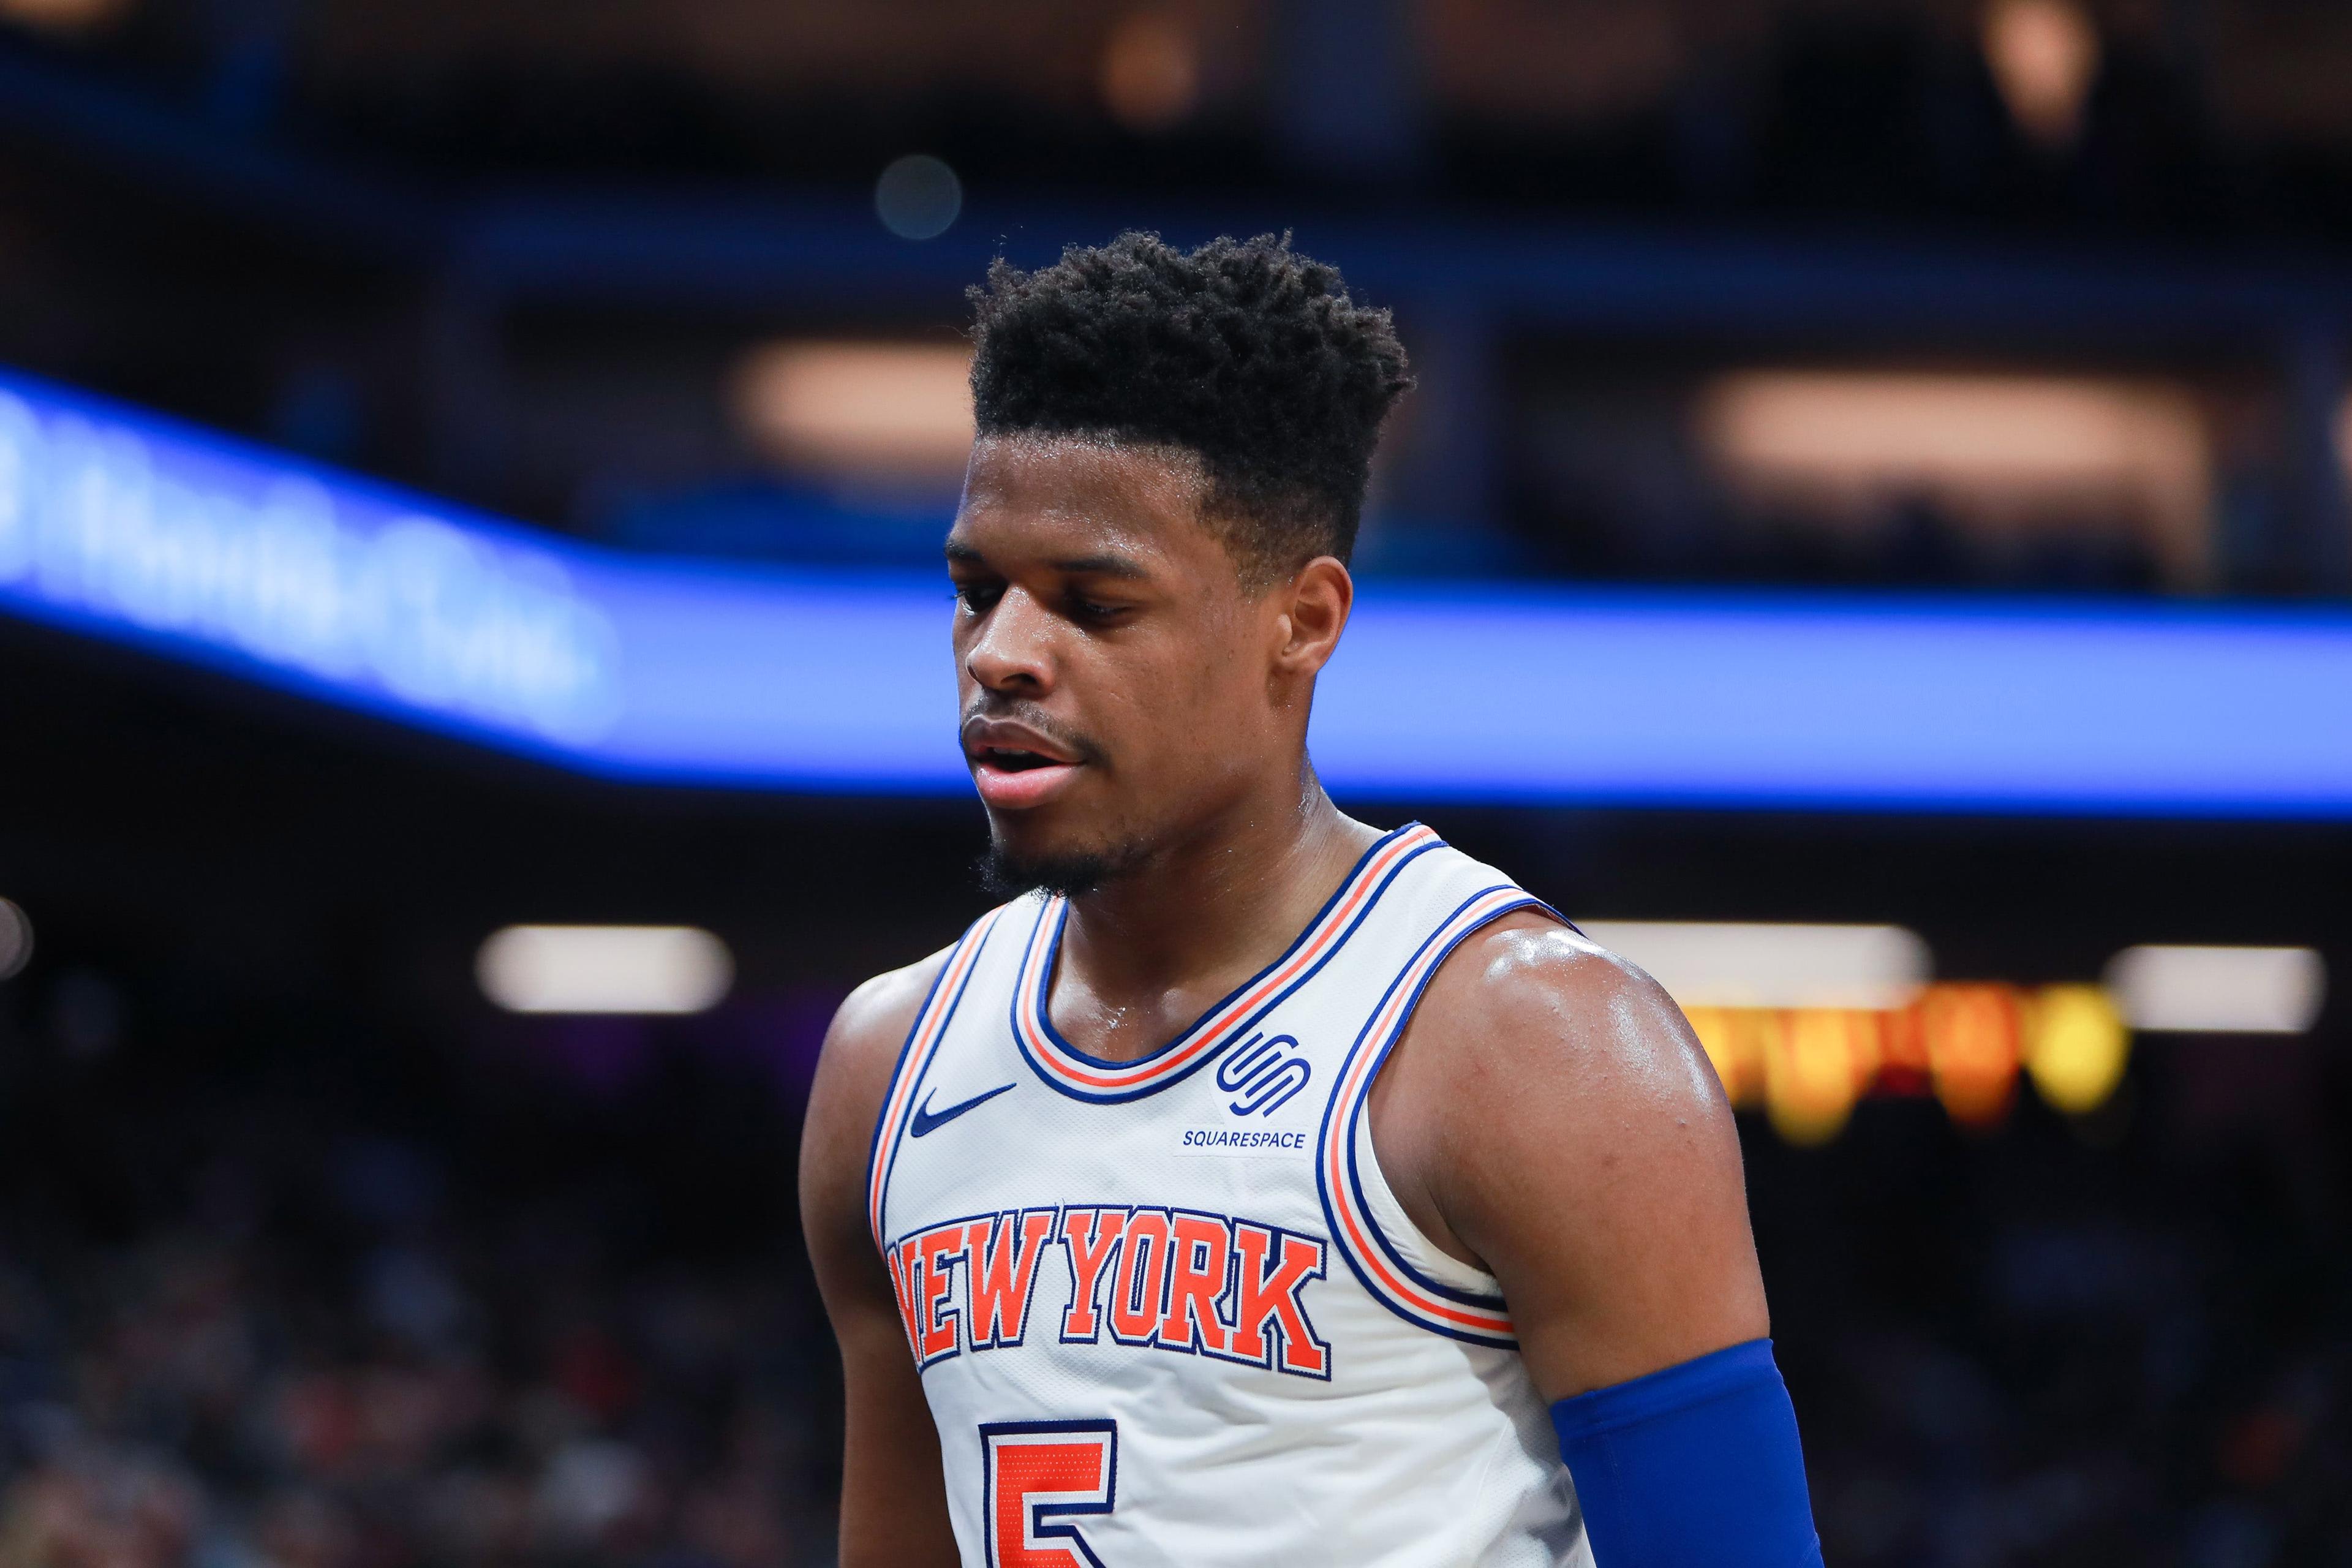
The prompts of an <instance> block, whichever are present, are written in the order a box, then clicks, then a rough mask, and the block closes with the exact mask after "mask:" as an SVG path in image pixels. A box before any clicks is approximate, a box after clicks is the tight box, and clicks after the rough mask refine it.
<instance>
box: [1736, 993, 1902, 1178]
mask: <svg viewBox="0 0 2352 1568" xmlns="http://www.w3.org/2000/svg"><path fill="white" fill-rule="evenodd" d="M1761 1016H1762V1017H1765V1018H1769V1019H1770V1020H1771V1023H1770V1024H1769V1025H1768V1026H1766V1028H1765V1029H1764V1031H1763V1036H1764V1038H1763V1045H1764V1051H1763V1057H1764V1111H1765V1114H1766V1115H1767V1116H1769V1117H1770V1118H1771V1121H1772V1127H1773V1130H1774V1131H1777V1132H1779V1133H1780V1136H1781V1137H1783V1138H1785V1139H1787V1140H1788V1141H1789V1142H1791V1143H1803V1144H1812V1143H1826V1142H1829V1141H1830V1140H1831V1139H1832V1138H1834V1137H1836V1136H1837V1135H1838V1133H1839V1132H1840V1131H1843V1129H1844V1127H1845V1124H1846V1119H1847V1118H1848V1117H1850V1116H1851V1115H1853V1103H1854V1101H1855V1100H1858V1099H1860V1098H1861V1096H1862V1091H1863V1090H1864V1089H1865V1088H1867V1087H1868V1086H1869V1083H1870V1079H1871V1077H1872V1075H1873V1074H1874V1073H1875V1072H1876V1071H1877V1069H1878V1028H1877V1019H1876V1017H1875V1016H1874V1015H1872V1014H1869V1013H1861V1012H1853V1011H1849V1010H1846V1009H1843V1008H1830V1007H1800V1008H1793V1009H1790V1011H1788V1012H1784V1013H1778V1014H1764V1015H1761Z"/></svg>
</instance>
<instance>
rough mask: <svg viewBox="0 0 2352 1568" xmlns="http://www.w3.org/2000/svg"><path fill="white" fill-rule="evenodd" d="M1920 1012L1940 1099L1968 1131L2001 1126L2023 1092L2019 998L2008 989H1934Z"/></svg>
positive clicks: (1969, 987) (1949, 1112)
mask: <svg viewBox="0 0 2352 1568" xmlns="http://www.w3.org/2000/svg"><path fill="white" fill-rule="evenodd" d="M1919 1008H1920V1025H1921V1029H1922V1032H1923V1034H1924V1035H1925V1037H1926V1040H1927V1069H1928V1073H1929V1076H1930V1078H1931V1079H1932V1080H1933V1082H1934V1084H1935V1089H1936V1098H1937V1100H1940V1101H1942V1102H1943V1107H1944V1110H1946V1111H1947V1112H1948V1114H1949V1115H1950V1116H1951V1118H1952V1120H1953V1121H1957V1122H1959V1123H1960V1124H1961V1125H1962V1126H1964V1127H1990V1126H1994V1125H1996V1124H1998V1123H1999V1122H2000V1120H2001V1119H2002V1118H2003V1117H2005V1116H2006V1115H2008V1114H2009V1107H2010V1102H2011V1100H2012V1099H2013V1098H2014V1097H2015V1094H2016V1089H2017V1068H2018V1056H2019V1052H2018V1044H2019V1041H2018V1023H2019V1019H2018V1001H2017V994H2016V993H2015V992H2014V991H2012V990H2011V988H2010V987H2008V986H2006V985H1931V986H1929V987H1928V988H1927V994H1926V995H1925V996H1923V997H1921V998H1920V1001H1919Z"/></svg>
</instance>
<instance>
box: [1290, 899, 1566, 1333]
mask: <svg viewBox="0 0 2352 1568" xmlns="http://www.w3.org/2000/svg"><path fill="white" fill-rule="evenodd" d="M1528 909H1533V910H1542V911H1543V912H1544V913H1546V914H1549V915H1551V916H1552V917H1553V918H1554V919H1559V912H1558V911H1557V910H1553V909H1552V908H1551V907H1550V906H1549V905H1548V904H1546V903H1545V902H1544V901H1543V900H1540V899H1538V898H1537V897H1535V896H1534V895H1533V894H1531V893H1528V892H1527V891H1526V890H1525V889H1521V888H1518V887H1516V886H1514V885H1512V884H1510V883H1507V882H1506V883H1502V884H1499V885H1496V886H1491V887H1488V888H1486V889H1482V890H1480V891H1478V892H1476V893H1474V894H1472V895H1471V896H1470V897H1469V898H1467V899H1465V900H1463V901H1462V902H1461V903H1460V904H1459V905H1457V906H1456V907H1455V908H1454V911H1453V913H1451V914H1450V915H1448V916H1447V917H1446V918H1445V919H1444V921H1440V922H1439V924H1438V926H1437V929H1436V930H1434V931H1432V932H1431V933H1430V934H1429V936H1428V937H1427V938H1426V939H1425V940H1424V941H1423V942H1422V944H1421V946H1420V947H1419V948H1418V949H1417V950H1415V952H1414V953H1413V955H1412V959H1411V960H1410V961H1408V962H1407V963H1406V964H1405V966H1404V968H1403V969H1402V971H1401V972H1400V973H1398V975H1397V976H1396V978H1395V980H1393V981H1392V982H1391V984H1390V985H1389V988H1388V990H1387V991H1386V992H1385V993H1384V994H1382V995H1381V1001H1380V1004H1379V1005H1378V1006H1376V1007H1374V1008H1373V1009H1372V1015H1371V1016H1370V1019H1369V1020H1367V1021H1366V1023H1365V1025H1364V1028H1363V1032H1362V1033H1361V1034H1360V1035H1359V1036H1358V1037H1356V1042H1355V1044H1354V1046H1352V1047H1350V1048H1349V1053H1348V1057H1347V1059H1346V1062H1345V1064H1344V1065H1343V1066H1342V1068H1340V1072H1339V1082H1338V1084H1337V1086H1336V1087H1335V1088H1334V1089H1333V1091H1332V1095H1331V1100H1330V1102H1329V1104H1328V1105H1327V1106H1326V1107H1325V1110H1324V1113H1323V1127H1322V1131H1321V1132H1320V1134H1319V1136H1318V1147H1317V1150H1316V1184H1317V1186H1318V1188H1319V1189H1320V1192H1321V1194H1322V1199H1323V1211H1324V1217H1325V1219H1326V1221H1327V1222H1328V1224H1329V1225H1330V1227H1331V1238H1332V1242H1333V1244H1334V1245H1335V1246H1336V1247H1338V1249H1339V1255H1340V1256H1341V1257H1342V1258H1346V1259H1347V1261H1348V1267H1349V1268H1350V1269H1352V1270H1353V1271H1354V1273H1355V1275H1356V1278H1357V1279H1359V1280H1360V1281H1361V1282H1362V1284H1363V1286H1364V1289H1366V1290H1368V1291H1370V1293H1371V1295H1372V1298H1373V1299H1374V1300H1377V1301H1379V1302H1380V1303H1381V1305H1382V1306H1384V1307H1387V1308H1388V1309H1389V1310H1391V1311H1392V1312H1395V1313H1396V1314H1397V1315H1398V1316H1399V1317H1402V1318H1403V1319H1405V1320H1406V1321H1408V1322H1413V1323H1418V1324H1420V1325H1421V1326H1422V1327H1423V1328H1425V1329H1429V1330H1431V1331H1434V1332H1437V1333H1442V1334H1445V1335H1448V1336H1450V1337H1452V1338H1454V1339H1458V1340H1464V1341H1467V1342H1470V1343H1473V1344H1483V1345H1488V1346H1493V1347H1495V1348H1497V1349H1505V1350H1516V1349H1517V1347H1518V1340H1517V1335H1516V1334H1515V1332H1514V1331H1513V1330H1512V1327H1511V1319H1510V1312H1509V1310H1508V1308H1507V1306H1506V1305H1505V1303H1504V1300H1503V1297H1502V1291H1501V1287H1500V1285H1499V1284H1498V1283H1497V1281H1496V1279H1494V1277H1493V1276H1492V1275H1489V1274H1487V1273H1486V1272H1485V1271H1484V1270H1482V1269H1478V1268H1473V1267H1471V1266H1470V1265H1468V1264H1465V1263H1464V1262H1462V1261H1461V1260H1460V1259H1459V1258H1454V1257H1452V1256H1450V1255H1449V1254H1447V1253H1445V1252H1444V1251H1443V1250H1442V1249H1441V1248H1439V1247H1437V1246H1436V1245H1435V1244H1434V1243H1433V1242H1432V1241H1430V1239H1429V1238H1428V1237H1425V1236H1423V1234H1422V1232H1421V1227H1420V1226H1416V1225H1414V1224H1413V1223H1412V1216H1410V1215H1407V1214H1406V1213H1405V1212H1404V1205H1402V1203H1400V1202H1398V1200H1397V1196H1396V1194H1395V1192H1394V1190H1393V1189H1391V1187H1390V1186H1389V1184H1388V1180H1387V1178H1386V1177H1385V1176H1384V1175H1383V1174H1382V1173H1381V1169H1380V1163H1379V1160H1378V1157H1377V1155H1376V1154H1375V1152H1374V1151H1373V1148H1372V1142H1371V1137H1370V1119H1369V1118H1368V1116H1367V1115H1366V1113H1365V1107H1366V1105H1367V1104H1368V1103H1369V1101H1370V1094H1371V1086H1372V1083H1373V1080H1374V1079H1376V1078H1378V1077H1379V1074H1380V1069H1381V1067H1382V1066H1383V1065H1384V1064H1385V1063H1386V1062H1387V1060H1388V1056H1389V1052H1390V1051H1391V1049H1393V1048H1394V1047H1395V1045H1396V1042H1397V1041H1398V1040H1399V1039H1401V1038H1402V1037H1403V1035H1404V1031H1405V1028H1406V1026H1408V1025H1409V1024H1411V1022H1412V1015H1413V1011H1414V1009H1415V1008H1416V1007H1417V1006H1418V1005H1420V1002H1421V997H1422V994H1423V992H1424V991H1425V990H1427V989H1428V986H1429V982H1430V978H1431V977H1432V976H1433V975H1434V974H1435V973H1437V970H1438V966H1439V965H1441V964H1443V963H1444V962H1445V960H1446V958H1447V957H1448V956H1450V955H1451V954H1452V953H1453V952H1454V949H1455V948H1456V947H1459V946H1460V945H1461V944H1462V943H1463V942H1465V941H1467V940H1468V939H1469V938H1470V937H1471V936H1472V935H1473V934H1475V932H1476V931H1479V930H1480V929H1481V928H1483V927H1485V926H1486V925H1489V924H1491V923H1492V922H1494V921H1496V920H1499V919H1501V918H1502V917H1503V916H1505V915H1507V914H1510V913H1513V912H1514V911H1516V910H1528ZM1563 923H1565V922H1563Z"/></svg>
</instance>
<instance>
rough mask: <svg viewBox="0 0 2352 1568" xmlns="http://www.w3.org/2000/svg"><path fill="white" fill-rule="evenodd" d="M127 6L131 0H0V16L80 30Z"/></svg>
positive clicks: (110, 18) (120, 12) (31, 24)
mask: <svg viewBox="0 0 2352 1568" xmlns="http://www.w3.org/2000/svg"><path fill="white" fill-rule="evenodd" d="M130 9H131V0H0V17H5V18H6V19H7V20H9V21H11V22H19V23H22V24H23V25H24V26H27V27H37V28H39V29H40V30H41V31H43V32H46V33H79V32H81V31H83V30H85V29H87V28H90V27H95V26H100V24H102V23H106V22H111V21H113V20H114V19H115V18H116V17H118V16H123V15H124V14H126V13H127V12H129V11H130Z"/></svg>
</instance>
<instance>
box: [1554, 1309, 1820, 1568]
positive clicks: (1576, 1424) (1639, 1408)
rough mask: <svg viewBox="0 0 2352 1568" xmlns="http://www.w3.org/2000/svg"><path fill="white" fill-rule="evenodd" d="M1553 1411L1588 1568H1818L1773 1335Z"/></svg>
mask: <svg viewBox="0 0 2352 1568" xmlns="http://www.w3.org/2000/svg"><path fill="white" fill-rule="evenodd" d="M1551 1420H1552V1426H1554V1427H1555V1428H1557V1429H1558V1430H1559V1457H1560V1458H1562V1459H1564V1460H1566V1461H1567V1463H1568V1473H1569V1475H1570V1477H1571V1478H1573V1479H1574V1480H1575V1482H1576V1498H1577V1503H1578V1506H1579V1507H1580V1508H1581V1509H1582V1510H1583V1511H1584V1531H1585V1536H1586V1539H1587V1540H1588V1541H1589V1542H1591V1547H1592V1561H1593V1565H1594V1568H1735V1565H1737V1568H1821V1561H1822V1543H1821V1538H1820V1537H1818V1536H1817V1535H1815V1534H1814V1533H1813V1506H1812V1501H1811V1498H1810V1497H1809V1496H1808V1495H1807V1493H1806V1491H1805V1456H1804V1451H1803V1450H1802V1449H1801V1448H1800V1447H1798V1445H1797V1412H1796V1410H1795V1408H1794V1407H1793V1406H1792V1405H1790V1403H1789V1389H1788V1385H1787V1384H1784V1383H1782V1382H1781V1381H1780V1367H1779V1366H1777V1365H1776V1364H1774V1363H1773V1360H1772V1342H1771V1341H1769V1340H1750V1341H1748V1342H1747V1343H1746V1344H1738V1345H1733V1346H1731V1347H1730V1348H1729V1349H1727V1350H1719V1351H1717V1352H1714V1353H1713V1354H1711V1355H1703V1356H1700V1357H1698V1358H1697V1359H1696V1360H1695V1361H1686V1362H1684V1363H1681V1364H1680V1365H1678V1366H1670V1367H1668V1368H1666V1369H1665V1370H1664V1372H1654V1373H1650V1374H1649V1375H1648V1376H1646V1377H1637V1378H1634V1379H1633V1380H1632V1381H1631V1382H1629V1383H1620V1384H1612V1385H1611V1386H1609V1387H1607V1388H1596V1389H1594V1390H1593V1391H1592V1392H1591V1393H1590V1394H1578V1395H1576V1397H1574V1398H1573V1399H1563V1400H1561V1401H1560V1402H1559V1404H1557V1405H1553V1406H1552V1407H1551Z"/></svg>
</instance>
